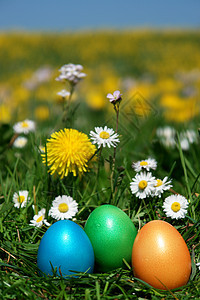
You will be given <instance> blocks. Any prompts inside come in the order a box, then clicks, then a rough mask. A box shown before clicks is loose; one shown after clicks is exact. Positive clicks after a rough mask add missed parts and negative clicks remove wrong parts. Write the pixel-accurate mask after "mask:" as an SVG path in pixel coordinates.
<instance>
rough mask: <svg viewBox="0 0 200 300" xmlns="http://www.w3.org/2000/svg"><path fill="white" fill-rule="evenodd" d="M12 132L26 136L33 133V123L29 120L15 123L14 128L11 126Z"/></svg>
mask: <svg viewBox="0 0 200 300" xmlns="http://www.w3.org/2000/svg"><path fill="white" fill-rule="evenodd" d="M13 129H14V132H15V133H18V134H20V133H24V134H27V133H29V132H33V131H35V122H34V121H31V120H27V119H26V120H24V121H22V122H17V123H16V124H15V125H14V126H13Z"/></svg>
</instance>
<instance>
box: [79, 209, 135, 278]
mask: <svg viewBox="0 0 200 300" xmlns="http://www.w3.org/2000/svg"><path fill="white" fill-rule="evenodd" d="M84 230H85V232H86V233H87V235H88V237H89V239H90V241H91V243H92V246H93V249H94V256H95V268H96V270H97V271H100V272H107V271H110V270H113V269H116V268H120V267H123V266H124V263H123V259H125V260H126V261H127V262H128V263H129V264H131V254H132V247H133V242H134V239H135V237H136V234H137V230H136V228H135V226H134V224H133V223H132V221H131V219H130V218H129V217H128V215H127V214H126V213H125V212H123V211H122V210H121V209H119V208H118V207H116V206H113V205H102V206H99V207H98V208H96V209H95V210H94V211H93V212H92V213H91V214H90V215H89V217H88V219H87V221H86V224H85V227H84Z"/></svg>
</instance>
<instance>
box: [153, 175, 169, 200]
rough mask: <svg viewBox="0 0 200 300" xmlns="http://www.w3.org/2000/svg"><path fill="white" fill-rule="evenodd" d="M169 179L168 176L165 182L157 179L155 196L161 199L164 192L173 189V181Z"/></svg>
mask: <svg viewBox="0 0 200 300" xmlns="http://www.w3.org/2000/svg"><path fill="white" fill-rule="evenodd" d="M167 179H168V177H167V176H166V177H165V178H164V179H163V180H161V179H156V185H155V195H154V196H158V197H159V198H160V197H161V194H162V193H163V192H164V191H167V190H169V189H170V188H171V187H172V184H171V182H172V181H171V179H169V180H168V181H167Z"/></svg>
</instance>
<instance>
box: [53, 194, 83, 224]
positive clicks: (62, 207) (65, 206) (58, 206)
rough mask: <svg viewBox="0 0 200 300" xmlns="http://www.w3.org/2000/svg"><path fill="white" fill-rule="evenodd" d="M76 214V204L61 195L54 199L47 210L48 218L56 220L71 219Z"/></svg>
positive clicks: (74, 201)
mask: <svg viewBox="0 0 200 300" xmlns="http://www.w3.org/2000/svg"><path fill="white" fill-rule="evenodd" d="M77 212H78V203H77V202H76V200H74V199H73V198H72V197H70V196H66V195H62V196H58V197H56V198H55V200H54V201H53V202H52V207H51V208H50V210H49V216H51V217H52V218H54V219H56V220H64V219H71V218H72V217H74V216H75V215H76V213H77Z"/></svg>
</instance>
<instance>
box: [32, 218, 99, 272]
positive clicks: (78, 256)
mask: <svg viewBox="0 0 200 300" xmlns="http://www.w3.org/2000/svg"><path fill="white" fill-rule="evenodd" d="M37 265H38V268H39V269H40V270H41V271H42V272H44V273H46V274H47V275H52V274H53V270H52V269H55V268H57V272H56V274H57V275H61V274H62V276H66V275H72V274H75V273H74V272H88V273H92V272H93V268H94V251H93V248H92V245H91V242H90V240H89V238H88V237H87V235H86V233H85V232H84V230H83V229H82V228H81V227H80V226H79V225H78V224H76V223H74V222H72V221H70V220H61V221H57V222H56V223H54V224H53V225H51V227H49V228H48V229H47V231H46V232H45V234H44V235H43V237H42V239H41V242H40V245H39V248H38V254H37ZM71 271H73V272H71Z"/></svg>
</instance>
